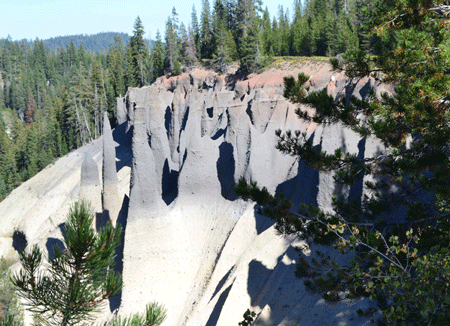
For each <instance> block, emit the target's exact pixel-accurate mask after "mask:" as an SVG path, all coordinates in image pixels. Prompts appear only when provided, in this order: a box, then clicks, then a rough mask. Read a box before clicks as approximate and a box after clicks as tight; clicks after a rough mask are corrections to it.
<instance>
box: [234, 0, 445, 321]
mask: <svg viewBox="0 0 450 326" xmlns="http://www.w3.org/2000/svg"><path fill="white" fill-rule="evenodd" d="M368 14H370V16H369V17H368V22H370V25H369V27H371V28H372V31H373V32H375V33H377V34H378V37H379V44H378V47H377V48H375V49H373V50H374V51H375V53H376V56H373V55H370V53H367V52H363V51H361V50H358V49H357V50H350V51H347V52H346V53H345V55H344V56H343V59H342V60H338V59H333V60H332V64H333V66H334V68H335V69H337V70H338V71H340V70H343V71H345V72H346V74H347V76H348V77H349V78H361V77H367V76H371V77H374V78H377V79H380V80H381V81H383V82H385V83H390V84H391V85H394V87H395V92H393V93H392V94H391V95H389V94H383V95H381V96H376V94H375V92H374V91H372V92H369V96H368V97H367V98H365V99H363V100H358V99H356V98H351V99H350V100H349V101H346V100H339V101H335V100H334V99H333V98H332V97H331V96H329V95H328V94H327V93H326V91H309V89H308V88H305V87H304V85H305V83H306V82H307V81H308V79H309V78H308V76H306V75H304V74H300V75H299V76H298V79H297V80H295V79H294V78H293V77H291V78H286V79H285V93H284V95H285V97H286V98H288V99H290V100H291V101H293V102H295V103H301V104H304V105H308V106H311V107H313V108H314V109H315V110H314V111H311V110H308V111H306V110H303V109H302V108H299V110H298V111H297V114H298V116H299V117H300V118H301V119H303V120H306V121H310V122H315V123H327V124H328V123H330V124H334V123H341V124H343V125H344V126H346V127H348V128H351V129H352V130H353V131H354V132H356V133H358V134H359V135H360V137H361V141H362V142H365V141H366V139H368V138H369V137H370V138H373V139H376V140H377V141H378V142H379V143H380V147H381V148H383V150H381V151H380V152H376V153H374V154H369V155H368V154H367V153H365V154H364V155H358V154H357V153H351V152H348V151H346V150H345V148H339V149H337V150H336V151H334V153H329V152H325V151H324V150H323V149H322V148H321V146H320V145H318V146H314V144H313V143H312V141H311V138H309V137H308V135H307V134H306V133H301V132H291V131H288V132H286V133H281V131H278V132H277V136H278V139H279V143H278V147H277V148H278V149H279V150H280V151H281V152H283V153H285V154H290V155H293V156H295V157H297V158H298V159H301V160H303V162H305V164H308V165H309V166H310V167H313V168H315V169H318V170H320V171H334V173H335V175H336V181H337V182H339V183H340V184H344V185H347V186H349V187H350V186H352V185H354V184H355V183H357V182H360V183H361V184H362V181H363V180H370V181H367V182H365V183H364V187H365V189H366V190H367V192H366V193H365V195H364V196H362V195H361V196H357V198H351V197H350V196H344V197H341V198H334V199H333V204H334V211H332V212H329V211H328V212H324V211H321V210H319V209H318V208H316V207H313V206H307V205H302V206H301V207H300V210H299V212H292V211H291V210H290V209H291V206H290V204H289V203H287V202H286V201H285V200H283V199H276V198H274V197H272V196H271V195H270V194H269V193H268V192H267V190H265V189H262V190H261V189H258V188H257V187H256V185H255V184H251V185H248V184H247V183H246V182H245V181H244V180H242V181H241V182H240V184H239V185H238V189H239V190H238V191H237V192H239V193H240V194H241V195H243V196H244V197H247V198H248V197H251V198H253V199H256V198H260V199H261V198H262V199H263V200H261V201H260V203H261V204H262V205H263V208H262V210H263V211H264V212H266V213H267V214H268V215H270V216H272V217H274V218H276V219H277V229H278V230H279V231H280V232H282V233H285V234H297V235H298V236H299V237H300V238H301V239H303V240H307V241H310V242H315V243H318V244H333V245H334V248H336V249H338V250H339V251H340V252H341V253H343V254H345V253H346V252H348V251H352V252H353V253H354V256H353V259H352V260H351V261H350V263H349V264H344V265H339V264H337V262H336V261H334V260H332V259H330V258H327V257H326V256H325V255H324V254H322V253H318V254H317V256H316V257H313V258H312V259H308V258H306V257H304V256H300V258H299V263H298V265H297V270H296V275H297V276H298V277H301V278H304V279H305V285H306V286H307V287H308V288H309V289H311V290H312V291H314V292H318V293H321V294H322V295H323V297H324V298H325V299H326V300H328V301H331V302H334V301H338V300H340V297H339V293H342V292H345V293H347V297H349V298H358V297H361V296H363V297H369V298H370V299H372V300H375V301H376V302H377V304H378V307H379V309H380V310H381V311H382V317H381V320H380V321H379V324H380V325H436V326H437V325H442V324H445V323H447V321H448V320H449V318H450V292H449V287H448V284H449V283H450V249H449V248H450V212H449V209H448V205H449V201H450V181H449V180H450V164H449V152H448V147H449V144H450V126H449V124H448V116H449V110H450V107H449V100H448V99H449V89H450V75H449V74H448V73H447V72H448V58H449V57H450V44H449V42H448V37H449V28H448V27H449V20H448V15H449V14H450V8H449V6H448V5H447V2H446V1H442V0H441V1H432V2H430V1H414V0H407V1H403V0H396V1H392V0H380V1H378V2H377V3H376V10H374V11H371V12H369V13H368ZM363 178H364V179H363ZM360 313H361V314H362V315H367V314H368V313H369V311H360Z"/></svg>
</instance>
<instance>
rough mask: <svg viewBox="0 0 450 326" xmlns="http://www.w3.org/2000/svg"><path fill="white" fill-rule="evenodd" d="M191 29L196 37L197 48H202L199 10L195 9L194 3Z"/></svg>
mask: <svg viewBox="0 0 450 326" xmlns="http://www.w3.org/2000/svg"><path fill="white" fill-rule="evenodd" d="M191 29H192V35H193V37H194V44H195V48H196V49H200V27H199V25H198V18H197V11H196V10H195V6H194V5H192V14H191Z"/></svg>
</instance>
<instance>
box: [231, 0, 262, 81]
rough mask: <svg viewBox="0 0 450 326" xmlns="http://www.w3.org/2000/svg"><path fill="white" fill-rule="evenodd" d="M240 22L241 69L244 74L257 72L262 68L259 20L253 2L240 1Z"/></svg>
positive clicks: (248, 0)
mask: <svg viewBox="0 0 450 326" xmlns="http://www.w3.org/2000/svg"><path fill="white" fill-rule="evenodd" d="M237 19H238V21H239V28H238V33H237V36H238V42H236V43H237V52H238V57H239V63H240V69H241V71H242V72H243V73H244V74H248V73H251V72H253V71H256V69H258V68H259V66H260V63H261V62H260V61H261V58H260V56H261V51H260V50H259V29H260V28H259V20H258V18H257V16H256V10H255V4H254V2H253V0H239V1H238V7H237Z"/></svg>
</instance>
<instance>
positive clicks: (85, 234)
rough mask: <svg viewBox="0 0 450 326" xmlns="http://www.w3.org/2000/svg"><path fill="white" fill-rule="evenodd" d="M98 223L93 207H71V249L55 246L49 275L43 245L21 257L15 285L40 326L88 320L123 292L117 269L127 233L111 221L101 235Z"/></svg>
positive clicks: (66, 231)
mask: <svg viewBox="0 0 450 326" xmlns="http://www.w3.org/2000/svg"><path fill="white" fill-rule="evenodd" d="M93 222H94V215H93V213H92V211H91V209H90V207H89V205H88V204H87V203H85V202H81V203H75V204H74V205H73V206H72V207H71V209H70V212H69V215H68V217H67V222H66V223H65V226H64V232H63V237H64V246H65V248H64V249H62V248H59V247H58V246H54V247H53V257H51V258H49V260H48V268H49V270H48V272H44V271H42V270H41V268H40V267H41V266H42V264H43V258H42V252H41V250H40V249H39V247H38V246H37V245H35V246H33V248H31V250H25V251H23V252H21V253H20V263H21V265H22V269H21V270H20V272H18V273H16V274H14V275H13V276H12V282H13V284H14V286H15V287H16V289H17V291H18V293H19V295H20V296H22V297H23V298H24V299H25V300H26V304H27V306H28V310H30V311H31V312H33V314H34V316H35V320H36V321H37V322H38V323H39V324H41V323H44V324H46V325H58V326H69V325H77V324H79V323H80V322H86V321H88V320H89V319H91V318H92V314H93V313H94V312H95V311H96V309H97V308H98V307H99V305H100V304H101V303H102V302H103V301H104V300H106V299H108V298H110V297H112V296H114V295H115V294H117V293H118V292H119V291H120V290H121V286H122V281H121V277H120V275H117V274H116V273H115V272H114V271H113V268H112V267H113V266H114V259H115V249H116V247H117V245H118V244H119V241H120V234H121V232H122V230H121V228H120V227H118V228H116V229H114V228H113V227H112V225H111V223H108V224H107V225H106V226H105V227H104V228H103V229H102V230H100V231H99V232H98V233H97V232H96V231H95V230H94V229H93V226H92V225H93Z"/></svg>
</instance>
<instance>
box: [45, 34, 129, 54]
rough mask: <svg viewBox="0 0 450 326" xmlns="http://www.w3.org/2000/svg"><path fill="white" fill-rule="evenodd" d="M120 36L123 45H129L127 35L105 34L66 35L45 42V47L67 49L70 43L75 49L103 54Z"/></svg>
mask: <svg viewBox="0 0 450 326" xmlns="http://www.w3.org/2000/svg"><path fill="white" fill-rule="evenodd" d="M116 35H119V36H120V38H121V39H122V43H123V44H124V45H127V44H128V43H129V42H130V35H128V34H127V33H115V32H105V33H98V34H93V35H83V34H78V35H66V36H57V37H51V38H49V39H46V40H43V42H44V45H45V46H47V47H48V48H49V49H50V50H51V51H53V50H54V49H56V48H59V47H65V46H66V45H67V44H68V43H69V42H73V44H74V45H75V47H77V48H78V47H80V45H83V47H84V49H85V50H86V51H89V52H90V51H95V52H103V51H105V50H107V49H108V48H109V45H110V44H111V43H113V42H114V37H115V36H116Z"/></svg>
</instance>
